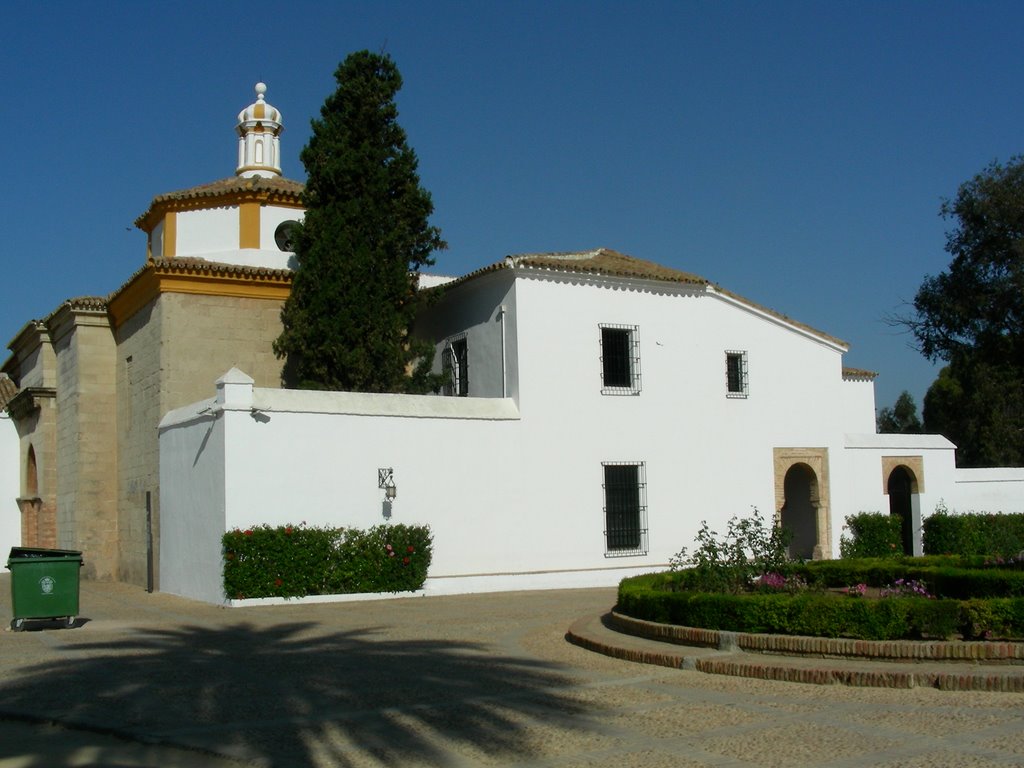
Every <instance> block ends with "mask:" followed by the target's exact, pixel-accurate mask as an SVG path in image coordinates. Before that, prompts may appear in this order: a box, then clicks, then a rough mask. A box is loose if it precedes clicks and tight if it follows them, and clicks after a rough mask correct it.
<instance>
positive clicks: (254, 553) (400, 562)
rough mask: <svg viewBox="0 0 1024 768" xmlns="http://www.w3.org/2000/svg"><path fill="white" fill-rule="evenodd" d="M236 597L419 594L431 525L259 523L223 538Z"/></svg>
mask: <svg viewBox="0 0 1024 768" xmlns="http://www.w3.org/2000/svg"><path fill="white" fill-rule="evenodd" d="M222 541H223V545H224V594H226V595H227V596H228V597H229V598H234V599H243V598H250V597H303V596H306V595H333V594H353V593H360V592H411V591H414V590H417V589H420V588H421V587H422V586H423V582H424V581H425V580H426V578H427V569H428V568H429V567H430V557H431V544H432V540H431V536H430V529H429V528H428V527H427V526H416V525H401V524H399V525H378V526H374V527H373V528H370V529H368V530H365V531H364V530H360V529H357V528H307V527H305V526H304V525H280V526H276V527H271V526H269V525H262V526H254V527H252V528H248V529H245V530H240V529H237V528H236V529H235V530H233V531H228V532H227V533H225V534H224V537H223V539H222Z"/></svg>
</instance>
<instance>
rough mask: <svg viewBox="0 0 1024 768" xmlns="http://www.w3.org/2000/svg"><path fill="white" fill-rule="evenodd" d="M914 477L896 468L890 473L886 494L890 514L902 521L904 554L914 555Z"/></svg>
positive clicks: (901, 534)
mask: <svg viewBox="0 0 1024 768" xmlns="http://www.w3.org/2000/svg"><path fill="white" fill-rule="evenodd" d="M914 486H915V482H914V476H913V474H911V472H910V470H909V469H907V468H906V467H904V466H899V467H896V468H895V469H894V470H893V471H892V472H891V473H889V479H888V480H887V481H886V492H887V493H888V494H889V514H890V515H894V516H896V517H899V519H900V539H901V542H902V545H903V554H905V555H913V554H914V512H913V496H914V490H915V489H914Z"/></svg>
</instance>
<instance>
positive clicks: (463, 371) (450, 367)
mask: <svg viewBox="0 0 1024 768" xmlns="http://www.w3.org/2000/svg"><path fill="white" fill-rule="evenodd" d="M441 369H442V370H443V371H444V375H445V380H444V385H443V386H442V388H441V393H442V394H444V395H447V396H448V397H466V396H467V395H468V394H469V348H468V346H467V345H466V337H465V335H463V336H459V337H456V338H454V339H451V340H449V341H448V342H447V343H446V344H445V345H444V351H442V353H441Z"/></svg>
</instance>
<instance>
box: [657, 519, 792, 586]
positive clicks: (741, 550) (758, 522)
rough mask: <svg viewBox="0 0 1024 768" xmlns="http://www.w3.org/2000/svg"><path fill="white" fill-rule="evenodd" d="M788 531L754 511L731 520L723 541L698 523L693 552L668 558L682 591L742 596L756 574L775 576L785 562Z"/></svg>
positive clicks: (787, 555) (703, 524)
mask: <svg viewBox="0 0 1024 768" xmlns="http://www.w3.org/2000/svg"><path fill="white" fill-rule="evenodd" d="M791 538H792V534H791V532H790V531H787V530H785V529H783V528H781V527H780V526H777V525H769V524H767V523H766V522H765V519H764V517H763V516H762V515H761V513H760V512H759V511H758V509H757V507H754V508H753V512H752V514H751V516H750V517H749V518H745V519H744V518H739V517H733V518H732V519H730V520H729V525H728V528H727V530H726V533H725V536H724V537H719V534H718V532H717V531H712V530H711V529H709V528H708V524H707V521H706V520H704V521H701V526H700V530H699V531H698V532H697V548H696V549H695V550H694V552H693V556H692V558H691V557H689V555H688V552H687V550H686V548H685V547H684V548H683V549H681V550H679V552H678V553H677V554H675V555H674V556H672V557H671V558H669V565H670V566H671V568H672V570H673V571H677V572H679V586H680V588H681V589H684V590H699V591H704V592H734V593H735V592H743V591H747V590H749V589H751V588H752V587H753V586H754V578H755V577H756V576H757V575H758V574H763V573H766V572H775V571H778V570H780V569H782V567H783V566H784V565H785V564H786V563H787V562H788V561H789V554H788V548H789V542H790V539H791Z"/></svg>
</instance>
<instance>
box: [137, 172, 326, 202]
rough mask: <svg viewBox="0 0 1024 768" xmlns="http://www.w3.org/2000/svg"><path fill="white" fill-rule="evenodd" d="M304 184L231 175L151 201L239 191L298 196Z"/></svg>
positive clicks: (203, 196)
mask: <svg viewBox="0 0 1024 768" xmlns="http://www.w3.org/2000/svg"><path fill="white" fill-rule="evenodd" d="M305 187H306V185H305V184H303V183H302V182H301V181H292V180H291V179H285V178H282V177H276V178H266V177H263V176H252V177H250V178H242V177H241V176H232V177H230V178H227V179H220V180H219V181H211V182H210V183H209V184H200V185H199V186H198V187H189V188H188V189H179V190H178V191H176V192H167V193H166V194H163V195H157V196H156V197H154V198H153V203H154V204H156V203H163V202H167V201H170V200H196V199H199V198H207V197H221V196H223V195H232V194H236V193H239V192H276V193H278V194H283V195H294V196H295V197H298V196H299V195H301V194H302V190H303V189H305Z"/></svg>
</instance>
